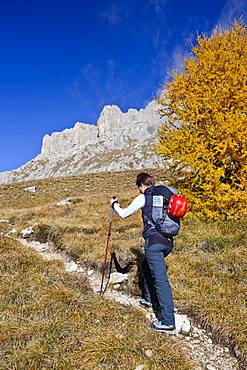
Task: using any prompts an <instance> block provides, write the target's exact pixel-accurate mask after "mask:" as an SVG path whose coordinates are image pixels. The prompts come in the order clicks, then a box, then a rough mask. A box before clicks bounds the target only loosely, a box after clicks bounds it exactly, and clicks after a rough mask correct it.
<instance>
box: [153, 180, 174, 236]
mask: <svg viewBox="0 0 247 370" xmlns="http://www.w3.org/2000/svg"><path fill="white" fill-rule="evenodd" d="M177 193H178V192H177V190H176V189H175V188H172V187H170V186H167V185H158V186H154V187H153V190H152V217H151V218H149V217H148V216H147V215H146V216H147V218H148V221H147V222H148V223H149V224H150V225H152V226H154V227H155V229H156V230H157V231H158V232H159V233H160V234H162V235H164V236H175V235H178V233H179V229H180V220H179V219H172V218H171V217H169V216H168V214H167V207H168V204H169V200H170V197H171V196H172V195H174V194H177Z"/></svg>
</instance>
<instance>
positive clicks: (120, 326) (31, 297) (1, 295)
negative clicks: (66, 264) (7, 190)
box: [0, 236, 192, 370]
mask: <svg viewBox="0 0 247 370" xmlns="http://www.w3.org/2000/svg"><path fill="white" fill-rule="evenodd" d="M0 246H1V255H0V271H1V275H0V282H1V284H0V302H1V303H0V307H1V314H0V322H1V326H0V343H1V353H0V368H1V369H66V370H67V369H85V368H88V369H134V368H136V367H137V366H138V365H144V369H157V370H158V369H181V370H182V369H184V370H186V369H192V366H191V364H190V362H189V360H188V359H187V358H186V357H185V355H184V353H183V352H182V350H181V348H180V347H179V346H178V344H176V343H175V341H174V340H173V339H171V338H166V337H164V336H161V335H158V334H157V333H155V332H153V331H152V330H151V328H149V325H148V323H147V322H145V320H144V316H143V315H140V313H139V312H138V311H137V310H135V309H131V308H123V307H121V306H119V305H117V304H115V303H114V302H110V301H108V300H106V299H105V298H104V297H101V296H100V295H94V294H92V292H91V291H90V290H89V289H88V284H87V281H85V279H82V278H80V277H77V276H76V275H74V274H69V273H65V272H64V270H63V268H62V266H61V264H60V263H58V262H45V261H43V260H42V259H41V258H40V257H39V256H38V255H37V254H36V252H34V251H31V250H27V249H24V247H22V246H20V245H19V244H18V243H17V242H16V241H14V240H11V239H9V238H6V237H4V236H0ZM147 350H152V356H151V357H149V356H147V355H146V351H147Z"/></svg>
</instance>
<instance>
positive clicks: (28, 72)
mask: <svg viewBox="0 0 247 370" xmlns="http://www.w3.org/2000/svg"><path fill="white" fill-rule="evenodd" d="M240 16H242V17H243V20H244V22H245V23H247V2H246V0H206V1H198V0H197V1H194V0H176V1H175V0H87V1H86V0H0V53H1V57H0V87H1V88H0V172H2V171H6V170H13V169H15V168H18V167H20V166H21V165H23V164H25V163H26V162H27V161H29V160H31V159H33V158H34V157H35V156H36V155H38V154H39V153H40V150H41V144H42V138H43V136H44V135H45V134H49V135H50V134H51V133H52V132H55V131H62V130H64V129H65V128H71V127H73V126H74V124H75V123H76V122H77V121H80V122H84V123H91V124H96V122H97V119H98V117H99V115H100V112H101V110H102V108H103V107H104V105H107V104H111V105H112V104H115V105H118V106H119V107H120V108H121V110H122V111H123V112H126V111H127V110H128V109H129V108H136V109H140V108H144V107H145V106H146V105H147V103H148V102H149V101H150V100H151V99H152V97H153V96H154V95H156V94H157V91H158V90H159V89H160V88H161V85H162V82H163V81H165V80H167V79H168V78H169V72H170V71H171V70H172V68H176V69H179V66H180V65H181V63H182V59H181V58H182V57H183V56H184V57H187V56H188V55H189V52H190V48H191V43H194V44H195V41H196V36H197V34H198V33H199V34H201V33H203V32H206V33H208V34H209V35H210V34H211V32H212V30H213V29H214V28H215V27H216V25H217V24H219V23H220V24H222V25H229V22H231V21H233V20H234V18H235V19H239V17H240Z"/></svg>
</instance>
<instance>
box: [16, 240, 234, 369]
mask: <svg viewBox="0 0 247 370" xmlns="http://www.w3.org/2000/svg"><path fill="white" fill-rule="evenodd" d="M18 240H19V241H20V242H21V243H22V245H24V246H25V247H28V248H33V249H35V250H36V251H37V252H38V253H40V254H41V255H42V257H43V258H44V259H46V260H54V259H59V260H61V261H63V262H64V266H65V269H66V271H68V272H71V273H77V274H86V275H87V278H88V280H89V282H90V285H91V288H92V289H93V291H94V292H95V293H98V292H99V290H100V286H101V274H100V273H99V272H97V271H94V270H85V269H84V268H83V267H82V266H80V265H79V264H77V263H76V262H74V261H73V260H72V259H70V258H69V256H68V255H66V254H65V253H63V252H58V251H56V250H54V249H53V248H52V247H51V246H50V245H49V244H40V243H39V242H30V241H27V240H26V239H18ZM105 298H107V299H112V300H114V301H116V302H119V303H120V304H122V305H125V306H126V305H129V306H134V307H136V308H137V309H139V310H140V312H141V313H142V314H143V315H145V316H146V317H147V318H148V319H149V320H150V322H152V321H154V315H153V314H152V313H149V312H147V311H145V310H144V309H142V308H141V307H140V306H139V299H137V298H135V297H133V296H129V295H126V294H124V293H123V292H120V291H118V290H116V289H107V290H106V292H105V294H104V295H102V299H105ZM176 316H178V317H179V316H181V315H179V314H178V313H176ZM187 320H189V318H187ZM189 322H190V330H189V332H188V333H187V334H186V335H185V334H182V333H181V332H180V333H179V334H177V335H176V336H173V337H175V338H176V339H177V340H178V341H180V342H182V345H183V347H184V348H185V350H186V352H187V353H188V355H189V356H190V357H191V358H192V360H193V361H194V363H195V364H196V365H195V369H196V370H199V369H206V370H239V369H240V366H239V363H238V361H237V359H236V358H235V357H233V356H232V355H231V354H230V351H229V349H228V348H227V347H223V346H221V345H219V344H215V343H214V342H213V340H212V335H211V334H210V333H208V332H206V331H205V330H203V329H202V328H201V327H200V326H195V325H193V324H192V322H191V320H189ZM160 335H166V334H160Z"/></svg>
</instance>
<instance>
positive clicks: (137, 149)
mask: <svg viewBox="0 0 247 370" xmlns="http://www.w3.org/2000/svg"><path fill="white" fill-rule="evenodd" d="M157 109H158V106H157V104H156V103H155V102H154V101H152V102H150V103H149V104H148V105H147V107H146V108H145V109H141V110H139V111H138V110H136V109H129V110H128V112H127V113H123V112H122V111H121V110H120V108H119V107H117V106H110V105H107V106H105V107H104V108H103V110H102V112H101V114H100V117H99V119H98V121H97V126H95V125H89V124H85V123H81V122H77V123H76V124H75V126H74V127H73V128H70V129H65V130H64V131H62V132H54V133H53V134H52V135H51V136H49V135H45V136H44V138H43V142H42V149H41V153H40V154H39V155H38V156H37V157H36V158H34V159H33V160H31V161H29V162H27V163H26V164H25V165H23V166H21V167H20V168H18V169H16V170H13V171H6V172H2V173H0V183H10V182H14V181H24V180H34V179H40V178H45V177H54V176H67V175H74V174H79V173H88V172H98V171H110V170H121V169H141V168H152V167H163V165H162V161H161V159H160V158H159V157H158V156H157V155H156V154H155V153H154V146H155V142H156V140H157V128H158V126H159V124H160V123H161V119H160V116H159V114H158V113H157Z"/></svg>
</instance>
